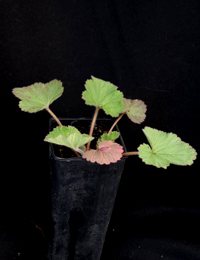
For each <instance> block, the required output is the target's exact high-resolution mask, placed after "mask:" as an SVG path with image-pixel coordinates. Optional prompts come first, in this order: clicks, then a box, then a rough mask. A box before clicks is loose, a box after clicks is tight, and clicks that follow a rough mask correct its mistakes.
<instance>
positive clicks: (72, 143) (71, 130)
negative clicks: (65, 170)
mask: <svg viewBox="0 0 200 260" xmlns="http://www.w3.org/2000/svg"><path fill="white" fill-rule="evenodd" d="M93 139H94V138H93V137H90V136H89V135H87V134H81V133H80V132H79V131H78V129H76V128H75V127H73V126H57V127H56V128H54V130H53V131H52V132H50V133H49V134H48V135H47V136H46V137H45V139H44V141H46V142H49V143H54V144H58V145H64V146H67V147H69V148H72V149H74V150H76V151H78V152H80V149H79V147H81V146H83V145H85V144H86V143H88V142H90V141H91V140H93Z"/></svg>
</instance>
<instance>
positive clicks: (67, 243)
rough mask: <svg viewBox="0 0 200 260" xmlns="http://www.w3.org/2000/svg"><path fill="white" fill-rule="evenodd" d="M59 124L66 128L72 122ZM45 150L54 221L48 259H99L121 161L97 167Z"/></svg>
mask: <svg viewBox="0 0 200 260" xmlns="http://www.w3.org/2000/svg"><path fill="white" fill-rule="evenodd" d="M79 120H87V119H79ZM61 121H62V123H63V125H69V124H71V123H72V122H74V119H62V120H61ZM100 121H101V120H98V122H100ZM104 121H105V120H104ZM52 122H53V121H52V120H51V122H50V128H51V129H52ZM88 122H91V120H89V121H88ZM106 122H108V121H107V120H106ZM120 142H121V143H122V144H123V146H124V143H123V140H122V138H121V139H120ZM49 147H50V164H51V183H52V218H53V222H54V232H53V237H52V241H51V244H50V250H49V259H50V260H86V259H87V260H99V259H100V257H101V252H102V248H103V244H104V240H105V236H106V231H107V228H108V225H109V221H110V218H111V214H112V210H113V206H114V202H115V198H116V194H117V190H118V186H119V182H120V178H121V175H122V172H123V167H124V163H125V158H122V159H121V160H120V161H118V162H117V163H111V164H109V165H99V164H97V163H91V162H87V161H86V160H85V159H83V158H81V157H74V158H59V157H57V156H55V153H54V150H53V145H52V144H50V145H49ZM124 150H125V151H126V148H125V146H124Z"/></svg>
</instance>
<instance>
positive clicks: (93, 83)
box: [82, 77, 123, 117]
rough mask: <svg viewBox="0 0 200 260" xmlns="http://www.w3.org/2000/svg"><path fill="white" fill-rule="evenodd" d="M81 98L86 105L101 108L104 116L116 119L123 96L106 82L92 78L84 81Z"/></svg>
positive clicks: (121, 106)
mask: <svg viewBox="0 0 200 260" xmlns="http://www.w3.org/2000/svg"><path fill="white" fill-rule="evenodd" d="M85 88H86V90H85V91H84V92H83V94H82V98H83V99H84V100H85V102H86V104H87V105H91V106H95V107H98V108H102V109H103V110H104V111H105V113H106V114H108V115H111V116H113V117H118V116H119V114H120V113H121V112H122V108H123V104H122V99H123V94H122V93H121V92H120V91H119V90H117V87H116V86H115V85H113V84H112V83H110V82H108V81H104V80H102V79H98V78H95V77H92V79H89V80H87V81H86V84H85Z"/></svg>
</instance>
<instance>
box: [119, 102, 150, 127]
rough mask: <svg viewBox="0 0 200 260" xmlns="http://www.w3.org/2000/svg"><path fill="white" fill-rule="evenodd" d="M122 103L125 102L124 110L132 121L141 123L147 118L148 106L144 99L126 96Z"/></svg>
mask: <svg viewBox="0 0 200 260" xmlns="http://www.w3.org/2000/svg"><path fill="white" fill-rule="evenodd" d="M122 103H123V104H124V108H123V111H122V112H123V113H124V112H126V114H127V116H128V117H129V118H130V120H131V121H132V122H134V123H137V124H140V123H142V122H143V121H144V120H145V118H146V114H145V113H146V111H147V106H146V105H145V103H144V102H143V101H142V100H138V99H134V100H131V99H126V98H124V99H123V101H122Z"/></svg>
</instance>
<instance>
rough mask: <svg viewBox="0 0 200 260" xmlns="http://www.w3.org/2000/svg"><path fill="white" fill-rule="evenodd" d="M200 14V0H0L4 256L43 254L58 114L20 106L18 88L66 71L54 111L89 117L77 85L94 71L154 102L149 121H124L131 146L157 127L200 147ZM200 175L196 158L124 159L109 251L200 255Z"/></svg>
mask: <svg viewBox="0 0 200 260" xmlns="http://www.w3.org/2000/svg"><path fill="white" fill-rule="evenodd" d="M199 13H200V2H199V1H198V0H190V1H189V0H182V1H181V0H180V1H178V0H173V1H171V0H168V1H166V0H163V1H156V0H149V1H148V0H140V1H136V0H131V1H130V0H125V1H121V0H110V1H105V0H102V1H90V0H85V1H78V0H74V1H64V0H49V1H47V0H40V1H34V0H13V1H12V0H1V1H0V17H1V23H0V82H1V95H0V108H1V177H0V178H1V181H0V206H1V214H0V259H3V260H4V259H6V260H7V259H8V260H10V259H14V258H15V259H45V257H44V256H45V254H46V249H47V244H48V227H49V223H50V213H49V209H50V205H49V168H48V144H47V143H45V142H43V139H44V137H45V136H46V134H47V133H48V121H49V118H50V117H49V115H48V113H47V112H45V111H42V112H39V113H36V114H28V113H25V112H21V111H20V109H19V108H18V100H17V99H16V98H15V97H14V96H13V95H12V93H11V91H12V89H13V88H15V87H22V86H28V85H30V84H32V83H34V82H44V83H46V82H48V81H50V80H52V79H55V78H56V79H59V80H61V81H62V82H63V85H64V94H63V95H62V97H61V98H59V100H57V101H55V102H54V103H53V104H52V105H51V109H52V110H53V111H54V112H55V114H56V115H57V116H58V117H92V115H93V113H94V108H93V107H90V106H86V105H85V104H84V101H83V100H82V99H81V93H82V91H83V90H84V83H85V81H86V80H87V79H89V78H90V77H91V75H93V76H95V77H98V78H101V79H104V80H107V81H110V82H112V83H113V84H115V85H117V86H118V88H119V90H121V91H122V92H123V93H124V96H125V97H126V98H132V99H135V98H137V99H142V100H143V101H144V102H145V103H146V105H147V109H148V110H147V118H146V120H145V122H144V123H142V124H141V125H136V124H132V123H131V122H130V121H129V120H128V119H127V118H125V117H124V118H123V119H122V121H121V122H120V123H119V127H120V129H121V133H122V135H123V138H124V141H125V144H126V146H127V149H128V150H129V151H131V150H136V149H137V147H138V146H139V145H140V144H141V143H143V142H146V139H145V137H144V135H143V133H142V131H141V129H142V128H144V126H150V127H154V128H157V129H159V130H163V131H166V132H173V133H176V134H177V135H178V136H179V137H180V138H181V139H182V140H183V141H185V142H188V143H190V145H192V146H193V147H194V148H195V149H196V150H197V152H198V151H199V149H200V145H199V141H200V138H199V126H200V124H199V112H200V106H199V104H200V102H199V100H200V95H199V94H200V91H199V86H200V76H199V75H200V73H199V70H200V60H199V59H200V26H199V22H200V15H199ZM100 116H104V114H103V112H102V113H100ZM198 175H199V161H198V157H197V160H196V161H195V163H194V164H193V165H192V166H186V167H181V166H174V165H171V166H170V167H169V168H167V170H164V169H157V168H155V167H153V166H146V165H145V164H143V163H142V161H141V160H140V159H139V158H138V157H130V158H128V159H127V161H126V166H125V169H124V173H123V176H122V180H121V184H120V187H119V192H118V196H117V199H116V204H115V208H114V211H113V216H112V219H111V223H110V226H109V231H108V234H107V238H106V242H105V247H104V251H103V254H102V259H110V260H111V259H119V260H122V259H123V260H124V259H125V260H126V259H134V260H137V259H140V260H142V259H148V260H151V259H152V260H154V259H162V258H163V259H170V260H171V259H180V260H185V259H188V260H193V259H195V260H196V259H200V235H199V234H200V225H199V220H200V202H199V198H200V190H199V176H198ZM19 255H21V257H19Z"/></svg>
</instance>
